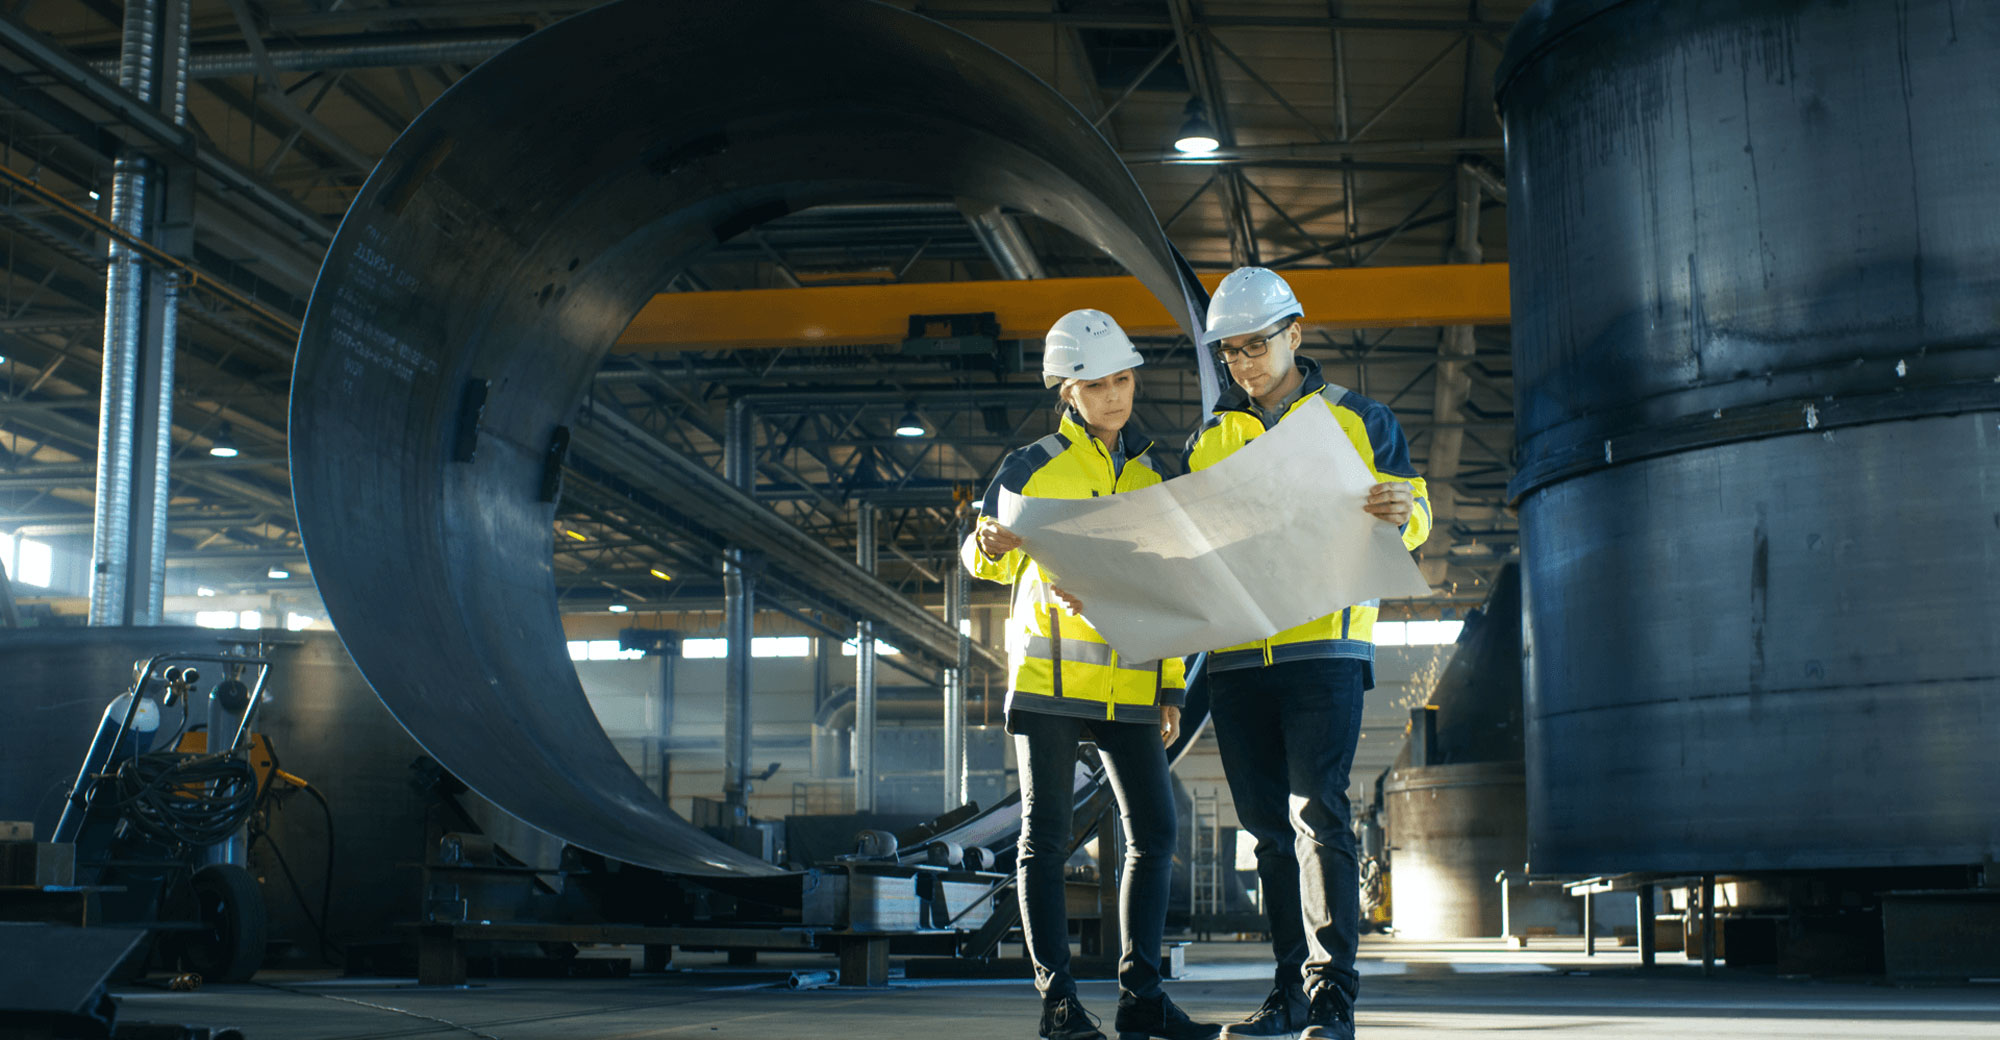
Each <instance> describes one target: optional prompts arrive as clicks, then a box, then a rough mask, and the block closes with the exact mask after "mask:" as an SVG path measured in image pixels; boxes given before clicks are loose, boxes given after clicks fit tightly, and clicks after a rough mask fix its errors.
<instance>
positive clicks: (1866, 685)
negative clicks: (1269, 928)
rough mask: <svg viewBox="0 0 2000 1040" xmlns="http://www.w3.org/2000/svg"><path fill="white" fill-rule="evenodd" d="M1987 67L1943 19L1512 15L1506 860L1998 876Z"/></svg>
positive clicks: (1994, 394) (1920, 1)
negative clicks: (1994, 863)
mask: <svg viewBox="0 0 2000 1040" xmlns="http://www.w3.org/2000/svg"><path fill="white" fill-rule="evenodd" d="M1996 67H2000V5H1993V4H1964V3H1953V2H1949V0H1907V2H1899V3H1894V4H1889V3H1833V2H1820V3H1810V2H1801V0H1791V2H1777V0H1726V2H1723V0H1676V2H1660V0H1627V2H1616V0H1575V2H1565V3H1548V2H1544V3H1541V4H1538V5H1537V6H1536V7H1535V8H1534V9H1533V10H1532V11H1531V12H1530V13H1529V15H1528V16H1527V17H1525V18H1524V19H1523V20H1522V22H1521V23H1520V25H1519V26H1518V27H1517V28H1516V31H1515V33H1514V35H1513V38H1512V39H1511V40H1510V42H1509V44H1508V54H1507V58H1506V60H1505V61H1504V63H1503V66H1502V68H1501V71H1500V74H1499V82H1498V96H1499V99H1500V104H1501V108H1502V112H1503V116H1504V121H1505V126H1506V132H1507V140H1508V189H1509V220H1508V228H1509V232H1508V234H1509V241H1508V245H1509V253H1510V256H1511V258H1512V264H1513V305H1514V356H1515V385H1516V424H1517V428H1518V431H1519V456H1520V476H1519V477H1518V479H1517V482H1516V484H1515V487H1514V489H1513V491H1514V494H1515V495H1516V496H1517V498H1518V499H1519V503H1520V509H1521V527H1522V546H1523V556H1524V560H1525V567H1526V590H1525V597H1526V640H1525V648H1524V650H1525V654H1526V663H1525V671H1524V681H1525V695H1526V708H1527V727H1528V756H1527V782H1528V798H1529V806H1530V814H1529V816H1530V818H1529V832H1530V857H1531V860H1532V863H1533V866H1534V869H1536V870H1537V871H1563V872H1600V871H1623V870H1657V871H1695V870H1743V869H1790V868H1826V867H1845V866H1897V865H1917V864H1963V863H1973V862H1978V861H1981V860H1985V859H1989V858H1991V857H1994V856H1995V855H1996V854H2000V799H1995V798H1994V797H1992V791H1991V783H1992V777H1993V776H1995V775H1996V774H2000V425H1997V424H2000V381H1996V376H2000V307H1996V303H1995V301H1996V300H2000V192H1996V191H1995V190H1994V186H1995V182H1994V176H1995V171H1996V170H2000V135H1996V134H1994V133H1992V132H1991V131H1992V128H1993V127H1994V126H1996V125H2000V76H1996V75H1995V74H1994V69H1995V68H1996Z"/></svg>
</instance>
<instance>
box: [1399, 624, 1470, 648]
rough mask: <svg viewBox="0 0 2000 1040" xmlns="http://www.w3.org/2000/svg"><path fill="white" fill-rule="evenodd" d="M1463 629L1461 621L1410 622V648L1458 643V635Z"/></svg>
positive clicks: (1463, 625)
mask: <svg viewBox="0 0 2000 1040" xmlns="http://www.w3.org/2000/svg"><path fill="white" fill-rule="evenodd" d="M1464 628H1465V622H1463V621H1412V622H1410V623H1409V634H1410V645H1411V646H1437V645H1440V644H1444V643H1456V642H1458V633H1459V632H1460V631H1462V630H1463V629H1464Z"/></svg>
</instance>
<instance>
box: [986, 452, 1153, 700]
mask: <svg viewBox="0 0 2000 1040" xmlns="http://www.w3.org/2000/svg"><path fill="white" fill-rule="evenodd" d="M1120 436H1121V441H1120V446H1121V447H1122V448H1124V450H1125V456H1126V458H1125V467H1124V469H1123V470H1122V471H1119V472H1116V473H1114V472H1113V465H1112V460H1111V454H1110V452H1108V451H1106V450H1105V448H1104V443H1103V442H1102V441H1099V440H1098V439H1097V438H1095V437H1092V436H1091V435H1090V432H1089V431H1088V430H1086V429H1084V427H1083V425H1082V424H1081V423H1079V422H1078V421H1077V420H1076V418H1075V417H1074V415H1071V414H1065V415H1064V416H1063V419H1062V425H1061V427H1060V428H1059V429H1058V430H1057V431H1056V432H1055V433H1052V434H1050V435H1048V436H1047V437H1044V438H1042V439H1041V440H1038V441H1036V442H1035V443H1033V444H1030V445H1028V446H1027V447H1025V448H1018V449H1016V450H1015V451H1013V452H1012V453H1010V454H1009V455H1008V456H1007V458H1006V459H1004V460H1002V461H1001V463H1000V472H999V473H998V474H996V475H995V476H994V478H993V484H992V486H991V487H990V488H988V490H987V492H986V499H985V501H984V502H982V503H981V504H980V515H981V516H982V517H987V516H995V515H997V514H998V512H999V507H1000V489H1001V488H1003V487H1004V488H1006V489H1007V490H1009V491H1012V492H1014V493H1015V494H1017V495H1023V496H1026V497H1030V498H1095V497H1098V496H1100V495H1111V494H1116V493H1118V492H1120V491H1136V490H1138V489H1139V488H1143V487H1151V486H1153V485H1154V484H1158V483H1159V482H1160V479H1161V478H1160V474H1159V473H1158V471H1156V470H1154V469H1153V467H1152V464H1151V463H1150V462H1149V461H1148V460H1147V459H1146V452H1147V450H1148V449H1150V448H1151V447H1152V445H1151V444H1150V443H1146V442H1143V441H1138V439H1137V438H1134V437H1132V436H1130V435H1129V434H1121V435H1120ZM959 555H960V558H961V559H962V560H963V561H964V563H965V569H966V570H968V571H970V572H972V574H973V576H975V577H979V578H985V579H987V580H988V581H997V582H1001V583H1002V584H1009V583H1011V584H1012V585H1013V586H1014V601H1013V614H1012V615H1011V616H1010V617H1009V618H1008V619H1007V670H1008V676H1009V681H1008V690H1007V710H1008V711H1009V712H1010V713H1011V712H1013V711H1016V710H1022V711H1039V712H1048V713H1052V714H1057V715H1074V716H1080V717H1084V718H1093V719H1111V720H1114V721H1118V722H1158V721H1159V717H1160V711H1159V706H1160V705H1162V704H1171V705H1176V706H1178V705H1179V704H1180V703H1181V701H1182V700H1183V699H1184V696H1185V691H1184V690H1183V689H1182V687H1183V686H1185V685H1186V684H1185V683H1184V682H1183V681H1182V665H1181V661H1180V660H1179V659H1178V658H1172V659H1169V660H1166V661H1128V660H1125V659H1124V658H1121V657H1120V656H1119V655H1118V652H1117V651H1116V650H1113V649H1112V648H1111V646H1110V644H1108V643H1106V642H1105V641H1104V637H1103V636H1101V635H1098V634H1097V630H1096V629H1094V628H1092V627H1090V622H1088V621H1085V620H1084V619H1083V618H1082V617H1081V616H1078V615H1075V614H1070V613H1068V612H1067V611H1066V610H1065V609H1064V608H1063V605H1062V602H1061V601H1060V600H1058V599H1056V597H1055V595H1054V594H1053V593H1051V592H1050V581H1049V579H1048V577H1047V575H1045V574H1043V573H1042V569H1041V567H1040V565H1038V564H1036V563H1035V561H1034V560H1033V559H1031V558H1029V556H1028V555H1027V554H1026V553H1025V552H1023V551H1021V550H1020V549H1015V550H1012V551H1010V552H1008V553H1007V554H1006V555H1004V556H1001V557H1000V558H999V559H997V560H996V559H993V558H991V557H989V556H987V555H986V554H985V553H983V552H981V551H980V549H979V539H978V534H977V533H976V532H975V533H974V534H973V535H972V536H971V537H968V538H967V539H966V540H965V544H964V545H963V546H961V547H960V550H959ZM1085 606H1086V607H1088V606H1089V604H1085Z"/></svg>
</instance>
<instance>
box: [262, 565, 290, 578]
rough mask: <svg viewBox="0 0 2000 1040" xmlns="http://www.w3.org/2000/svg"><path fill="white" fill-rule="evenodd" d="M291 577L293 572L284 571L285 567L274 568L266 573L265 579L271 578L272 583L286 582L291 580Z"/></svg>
mask: <svg viewBox="0 0 2000 1040" xmlns="http://www.w3.org/2000/svg"><path fill="white" fill-rule="evenodd" d="M291 576H292V572H291V571H288V570H286V569H284V568H283V567H273V568H271V569H270V570H268V571H265V572H264V577H266V578H269V579H271V580H272V581H284V580H285V579H286V578H289V577H291Z"/></svg>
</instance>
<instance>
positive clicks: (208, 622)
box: [194, 610, 236, 628]
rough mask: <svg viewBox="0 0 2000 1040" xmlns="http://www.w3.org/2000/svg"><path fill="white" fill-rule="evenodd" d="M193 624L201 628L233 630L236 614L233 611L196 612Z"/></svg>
mask: <svg viewBox="0 0 2000 1040" xmlns="http://www.w3.org/2000/svg"><path fill="white" fill-rule="evenodd" d="M194 623H195V624H197V625H200V626H201V627H203V628H235V627H236V612H235V611H233V610H198V611H196V612H195V615H194Z"/></svg>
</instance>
